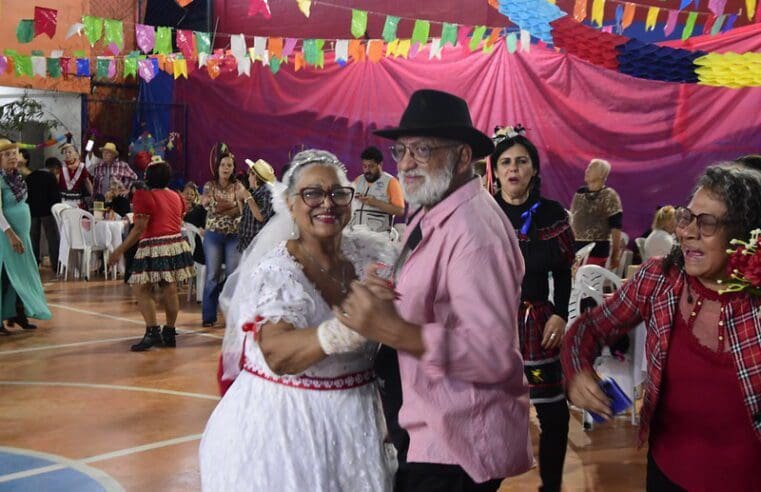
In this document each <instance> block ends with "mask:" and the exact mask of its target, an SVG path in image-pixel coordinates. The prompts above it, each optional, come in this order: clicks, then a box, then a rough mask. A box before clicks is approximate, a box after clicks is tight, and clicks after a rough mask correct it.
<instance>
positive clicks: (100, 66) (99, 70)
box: [95, 58, 108, 79]
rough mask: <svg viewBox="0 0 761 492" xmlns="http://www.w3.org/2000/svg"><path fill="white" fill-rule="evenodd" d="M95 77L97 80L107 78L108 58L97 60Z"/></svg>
mask: <svg viewBox="0 0 761 492" xmlns="http://www.w3.org/2000/svg"><path fill="white" fill-rule="evenodd" d="M95 77H96V78H99V79H107V78H108V58H98V62H97V65H96V69H95Z"/></svg>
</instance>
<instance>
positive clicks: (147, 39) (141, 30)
mask: <svg viewBox="0 0 761 492" xmlns="http://www.w3.org/2000/svg"><path fill="white" fill-rule="evenodd" d="M135 39H137V46H138V47H139V48H140V49H141V50H142V51H143V53H146V54H148V53H150V52H151V51H153V46H154V45H155V44H156V29H155V28H154V27H153V26H146V25H144V24H135Z"/></svg>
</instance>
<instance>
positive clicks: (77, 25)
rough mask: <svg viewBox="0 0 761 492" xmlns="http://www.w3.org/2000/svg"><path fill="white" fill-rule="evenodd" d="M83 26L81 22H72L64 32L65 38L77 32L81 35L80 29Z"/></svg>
mask: <svg viewBox="0 0 761 492" xmlns="http://www.w3.org/2000/svg"><path fill="white" fill-rule="evenodd" d="M84 28H85V25H84V24H82V23H81V22H76V23H74V24H72V25H71V27H70V28H69V30H68V32H67V33H66V39H69V38H70V37H72V36H73V35H75V34H79V35H80V36H81V35H82V29H84Z"/></svg>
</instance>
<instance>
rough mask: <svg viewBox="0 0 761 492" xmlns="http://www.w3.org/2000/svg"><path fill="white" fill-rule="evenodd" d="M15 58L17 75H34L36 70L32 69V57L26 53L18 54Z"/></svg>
mask: <svg viewBox="0 0 761 492" xmlns="http://www.w3.org/2000/svg"><path fill="white" fill-rule="evenodd" d="M14 58H15V60H14V67H15V69H16V77H21V76H22V75H26V76H27V77H34V70H33V69H32V57H31V56H26V55H16V56H15V57H14Z"/></svg>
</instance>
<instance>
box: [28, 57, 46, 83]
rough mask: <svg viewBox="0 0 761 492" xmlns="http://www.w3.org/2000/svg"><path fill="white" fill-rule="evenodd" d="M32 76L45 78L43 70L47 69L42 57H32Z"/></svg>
mask: <svg viewBox="0 0 761 492" xmlns="http://www.w3.org/2000/svg"><path fill="white" fill-rule="evenodd" d="M31 59H32V74H33V76H34V77H42V78H45V69H46V68H47V62H46V61H45V57H44V56H32V57H31Z"/></svg>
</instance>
